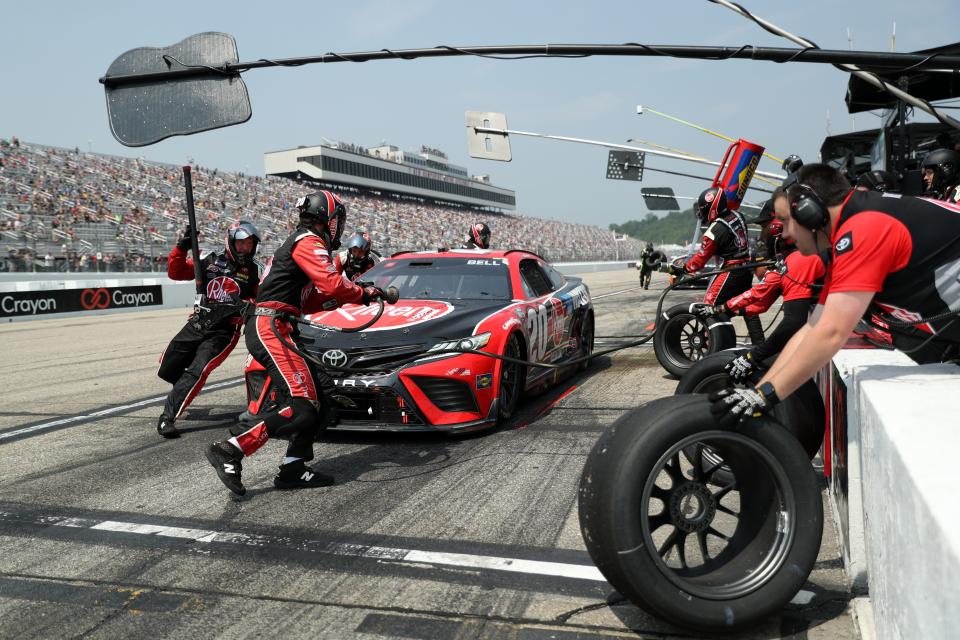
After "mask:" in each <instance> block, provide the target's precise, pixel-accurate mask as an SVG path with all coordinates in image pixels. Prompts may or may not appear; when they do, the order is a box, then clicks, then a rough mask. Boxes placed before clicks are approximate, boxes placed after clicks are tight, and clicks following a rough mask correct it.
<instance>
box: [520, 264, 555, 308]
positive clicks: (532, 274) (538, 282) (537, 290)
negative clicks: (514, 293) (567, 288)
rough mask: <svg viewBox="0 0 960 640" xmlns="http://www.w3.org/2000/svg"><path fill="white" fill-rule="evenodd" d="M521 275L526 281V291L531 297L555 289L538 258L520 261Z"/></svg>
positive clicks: (536, 296)
mask: <svg viewBox="0 0 960 640" xmlns="http://www.w3.org/2000/svg"><path fill="white" fill-rule="evenodd" d="M520 277H521V279H522V280H523V283H524V291H525V292H527V293H528V294H529V295H530V297H533V298H539V297H540V296H544V295H546V294H548V293H550V292H551V291H553V285H552V284H551V282H550V279H549V278H547V276H546V274H545V273H544V272H543V269H541V268H540V265H538V264H537V261H536V260H532V259H530V260H521V261H520Z"/></svg>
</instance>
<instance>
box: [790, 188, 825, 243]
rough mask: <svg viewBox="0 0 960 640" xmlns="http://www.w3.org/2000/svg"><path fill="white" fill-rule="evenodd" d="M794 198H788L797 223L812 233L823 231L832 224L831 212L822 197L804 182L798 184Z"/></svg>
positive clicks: (791, 212) (791, 213)
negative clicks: (828, 224)
mask: <svg viewBox="0 0 960 640" xmlns="http://www.w3.org/2000/svg"><path fill="white" fill-rule="evenodd" d="M794 186H795V187H796V189H794V193H793V195H792V196H790V195H788V196H787V202H789V203H790V215H792V216H793V219H794V220H796V221H797V223H798V224H799V225H800V226H801V227H804V228H805V229H809V230H810V231H821V230H822V229H823V228H824V227H825V226H827V223H829V222H830V212H829V211H828V210H827V205H825V204H824V203H823V200H821V199H820V196H818V195H817V193H816V192H815V191H814V190H813V189H812V188H810V187H809V186H808V185H805V184H803V183H802V182H797V183H796V184H795V185H794Z"/></svg>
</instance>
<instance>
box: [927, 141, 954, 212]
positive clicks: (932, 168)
mask: <svg viewBox="0 0 960 640" xmlns="http://www.w3.org/2000/svg"><path fill="white" fill-rule="evenodd" d="M921 168H922V169H923V184H924V185H925V186H926V188H927V189H926V191H925V192H924V194H923V195H925V196H927V197H930V198H934V199H936V200H945V201H946V202H953V203H958V202H960V153H957V152H956V151H953V150H951V149H937V150H936V151H931V152H930V153H928V154H927V155H926V156H925V157H924V159H923V162H922V163H921Z"/></svg>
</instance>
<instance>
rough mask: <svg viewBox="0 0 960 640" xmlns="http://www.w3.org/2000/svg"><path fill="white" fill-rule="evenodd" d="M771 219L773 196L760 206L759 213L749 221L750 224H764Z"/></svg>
mask: <svg viewBox="0 0 960 640" xmlns="http://www.w3.org/2000/svg"><path fill="white" fill-rule="evenodd" d="M771 220H773V198H770V199H769V200H767V201H766V202H764V203H763V206H762V207H760V213H758V214H757V217H756V218H754V219H753V220H751V221H750V224H759V225H764V224H767V223H768V222H770V221H771Z"/></svg>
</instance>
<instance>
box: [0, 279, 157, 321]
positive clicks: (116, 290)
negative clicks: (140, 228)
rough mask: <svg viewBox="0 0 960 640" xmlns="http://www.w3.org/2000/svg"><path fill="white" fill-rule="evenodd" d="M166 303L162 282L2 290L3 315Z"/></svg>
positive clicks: (1, 304) (1, 312)
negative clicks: (43, 289) (130, 285)
mask: <svg viewBox="0 0 960 640" xmlns="http://www.w3.org/2000/svg"><path fill="white" fill-rule="evenodd" d="M162 304H163V289H162V287H161V286H160V285H152V286H140V287H100V288H91V289H56V290H50V291H7V292H3V293H0V318H10V317H13V316H39V315H47V314H50V313H67V312H71V311H98V310H100V309H123V308H128V307H155V306H159V305H162Z"/></svg>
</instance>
